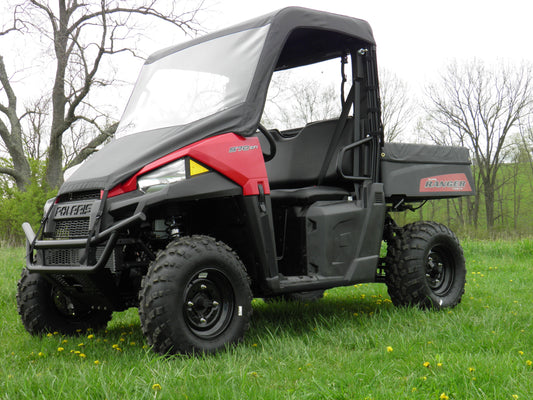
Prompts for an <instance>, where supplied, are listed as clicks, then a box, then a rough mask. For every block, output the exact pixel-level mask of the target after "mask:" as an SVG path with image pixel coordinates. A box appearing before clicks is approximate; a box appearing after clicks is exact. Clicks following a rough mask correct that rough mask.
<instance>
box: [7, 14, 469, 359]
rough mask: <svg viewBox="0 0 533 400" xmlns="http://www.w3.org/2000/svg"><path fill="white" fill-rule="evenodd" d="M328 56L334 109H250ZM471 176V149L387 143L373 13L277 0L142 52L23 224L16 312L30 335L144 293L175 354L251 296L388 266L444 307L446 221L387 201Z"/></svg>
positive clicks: (299, 290) (302, 288)
mask: <svg viewBox="0 0 533 400" xmlns="http://www.w3.org/2000/svg"><path fill="white" fill-rule="evenodd" d="M331 60H335V61H334V62H336V63H338V64H337V67H336V68H335V77H338V87H339V88H341V89H340V92H341V95H340V96H339V103H340V105H339V112H338V115H337V117H336V118H333V119H327V120H323V121H313V122H311V123H308V124H306V125H305V126H303V127H300V128H298V129H288V130H279V129H277V128H278V127H276V126H267V127H265V126H263V125H262V124H261V123H260V121H261V117H262V114H263V110H264V108H265V103H266V96H267V90H268V88H269V84H270V82H271V80H272V79H273V76H274V75H275V74H276V73H278V72H280V71H285V70H289V69H294V70H298V69H299V67H302V66H310V65H314V64H317V63H321V62H325V61H331ZM321 74H322V75H321V76H322V78H323V79H326V77H325V76H324V71H322V72H321ZM473 188H474V185H473V179H472V174H471V170H470V160H469V155H468V151H467V150H466V149H464V148H455V147H439V146H429V145H420V144H395V143H385V141H384V136H383V128H382V123H381V116H380V97H379V85H378V75H377V65H376V47H375V42H374V38H373V35H372V31H371V28H370V26H369V25H368V23H367V22H365V21H362V20H359V19H354V18H350V17H347V16H341V15H335V14H330V13H326V12H319V11H314V10H309V9H304V8H297V7H289V8H285V9H282V10H279V11H277V12H274V13H271V14H269V15H265V16H262V17H259V18H256V19H253V20H251V21H248V22H244V23H241V24H239V25H237V26H234V27H230V28H227V29H224V30H221V31H219V32H215V33H212V34H209V35H206V36H203V37H200V38H197V39H193V40H191V41H189V42H187V43H184V44H179V45H176V46H173V47H170V48H166V49H164V50H161V51H159V52H156V53H155V54H153V55H151V56H150V57H149V58H148V59H147V60H146V63H145V64H144V66H143V68H142V70H141V73H140V76H139V78H138V81H137V83H136V85H135V88H134V90H133V93H132V95H131V98H130V100H129V102H128V104H127V107H126V109H125V112H124V114H123V117H122V119H121V121H120V124H119V127H118V130H117V133H116V138H115V139H114V140H113V141H112V142H110V143H109V144H107V145H106V146H104V147H103V148H102V149H101V150H100V151H98V152H97V153H95V154H94V156H93V157H92V158H90V159H88V160H87V161H86V162H85V163H84V164H83V165H82V166H81V167H80V168H79V169H78V170H77V171H76V172H74V174H73V175H72V176H70V177H69V178H68V179H67V180H66V181H65V182H64V184H63V185H62V187H61V188H60V190H59V193H58V195H57V197H56V198H54V199H51V200H50V201H48V202H47V204H46V206H45V210H44V217H43V221H42V224H41V226H40V228H39V230H38V232H37V233H35V232H34V230H33V229H32V227H31V226H30V225H29V224H28V223H25V224H24V225H23V229H24V232H25V235H26V237H27V262H26V268H25V269H24V270H23V271H22V277H21V280H20V282H19V284H18V294H17V302H18V311H19V313H20V315H21V317H22V322H23V324H24V326H25V327H26V329H27V330H28V331H29V332H30V333H31V334H42V333H43V332H49V331H58V332H61V333H64V334H71V333H73V334H74V333H75V332H77V331H78V332H79V331H80V330H81V331H85V330H86V329H89V328H91V329H99V328H103V327H105V326H106V324H107V323H108V321H109V319H110V318H111V314H112V312H113V311H119V310H124V309H127V308H129V307H138V309H139V316H140V320H141V326H142V331H143V334H144V335H145V337H146V340H147V342H148V344H149V345H151V346H152V347H153V349H154V350H155V351H156V352H158V353H162V354H172V353H195V352H208V353H209V352H214V351H217V350H220V349H222V348H224V347H225V346H227V345H228V344H232V343H236V342H238V341H240V340H241V339H242V338H243V336H244V334H245V332H246V330H247V328H248V327H249V323H250V318H251V314H252V306H251V302H252V298H254V297H259V298H266V299H268V298H276V297H285V298H290V299H313V298H318V297H320V296H321V295H322V293H323V291H324V290H326V289H328V288H333V287H337V286H346V285H352V284H357V283H362V282H383V283H386V284H387V286H388V291H389V294H390V297H391V299H392V301H393V303H394V304H395V305H398V306H408V305H413V306H419V307H426V308H436V309H440V308H445V307H453V306H455V305H457V304H458V303H459V301H460V300H461V296H462V294H463V292H464V284H465V274H466V272H465V261H464V257H463V252H462V249H461V247H460V244H459V242H458V240H457V238H456V237H455V235H454V234H453V233H452V232H451V231H450V230H449V229H448V228H446V227H445V226H443V225H441V224H438V223H434V222H416V223H413V224H410V225H407V226H405V227H399V226H397V225H396V224H395V223H394V220H393V218H392V217H391V215H393V213H394V212H396V211H401V210H405V209H408V208H409V207H412V206H413V205H414V204H418V203H419V202H422V201H425V200H430V199H442V198H450V197H457V196H467V195H472V194H473ZM383 241H384V242H385V243H386V244H387V249H388V250H387V255H386V257H382V258H380V248H381V244H382V242H383Z"/></svg>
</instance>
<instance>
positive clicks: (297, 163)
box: [265, 118, 353, 189]
mask: <svg viewBox="0 0 533 400" xmlns="http://www.w3.org/2000/svg"><path fill="white" fill-rule="evenodd" d="M337 123H338V119H332V120H326V121H319V122H313V123H310V124H308V125H306V126H305V127H304V128H302V129H301V130H299V131H295V130H291V131H288V133H290V134H291V135H290V136H289V135H287V134H286V133H285V134H284V133H283V132H282V133H281V134H279V133H276V132H274V133H273V136H274V140H275V141H276V147H277V151H276V155H275V157H274V158H273V159H272V160H270V161H268V162H267V163H266V169H267V174H268V180H269V184H270V187H271V188H272V189H285V188H301V187H306V186H314V185H317V184H318V178H319V175H320V171H321V169H322V165H323V164H324V163H325V162H326V160H325V159H326V153H327V151H328V148H329V146H330V143H331V141H332V140H333V134H334V132H335V127H336V126H337ZM352 135H353V119H352V118H348V120H347V121H346V124H345V126H344V129H343V132H342V134H341V137H340V140H339V143H338V144H337V149H336V150H335V151H334V153H333V157H331V160H329V162H328V168H327V170H326V174H325V177H324V180H323V181H322V185H327V186H336V187H346V186H347V185H348V184H349V182H347V181H346V180H345V179H342V178H341V177H340V176H339V175H338V173H337V154H338V153H339V151H340V149H341V148H342V147H344V146H346V145H348V144H350V143H352V142H353V139H352ZM265 146H266V148H267V149H268V145H266V144H265ZM352 170H353V160H352V159H351V157H345V159H344V160H343V171H352Z"/></svg>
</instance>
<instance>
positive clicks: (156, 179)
mask: <svg viewBox="0 0 533 400" xmlns="http://www.w3.org/2000/svg"><path fill="white" fill-rule="evenodd" d="M186 178H187V171H186V168H185V159H180V160H177V161H174V162H171V163H169V164H167V165H164V166H162V167H160V168H158V169H156V170H153V171H151V172H148V173H147V174H145V175H143V176H141V177H139V178H138V179H137V186H138V187H139V190H140V191H142V192H144V193H151V192H157V191H158V190H161V189H163V188H164V187H165V186H167V185H169V184H171V183H174V182H179V181H182V180H184V179H186Z"/></svg>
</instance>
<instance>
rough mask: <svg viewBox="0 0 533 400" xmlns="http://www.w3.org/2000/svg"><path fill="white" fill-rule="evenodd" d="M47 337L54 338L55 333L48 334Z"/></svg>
mask: <svg viewBox="0 0 533 400" xmlns="http://www.w3.org/2000/svg"><path fill="white" fill-rule="evenodd" d="M46 336H47V337H52V336H54V334H53V333H47V334H46Z"/></svg>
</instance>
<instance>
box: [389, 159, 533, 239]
mask: <svg viewBox="0 0 533 400" xmlns="http://www.w3.org/2000/svg"><path fill="white" fill-rule="evenodd" d="M473 171H474V175H476V168H475V167H474V168H473ZM532 175H533V174H532V170H531V165H530V164H529V163H528V162H517V163H509V164H504V165H502V167H501V169H500V171H499V174H498V179H497V184H496V188H497V189H496V193H495V204H494V218H495V219H494V226H493V227H492V229H489V228H488V227H487V222H486V221H487V220H486V218H485V211H486V210H485V198H484V193H483V191H482V188H481V190H480V191H479V192H478V193H477V194H476V196H472V197H463V198H457V199H445V200H434V201H428V202H427V203H426V204H424V205H423V206H422V207H420V208H419V209H417V210H415V211H405V212H402V213H394V214H393V215H392V217H393V218H394V219H395V221H396V223H398V225H404V224H406V223H408V222H412V221H416V220H433V221H438V222H441V223H443V224H446V225H448V226H449V227H450V228H451V229H452V230H454V231H455V232H456V233H457V234H459V235H460V236H468V237H471V238H479V239H492V238H517V237H524V236H533V212H532V211H533V176H532Z"/></svg>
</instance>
